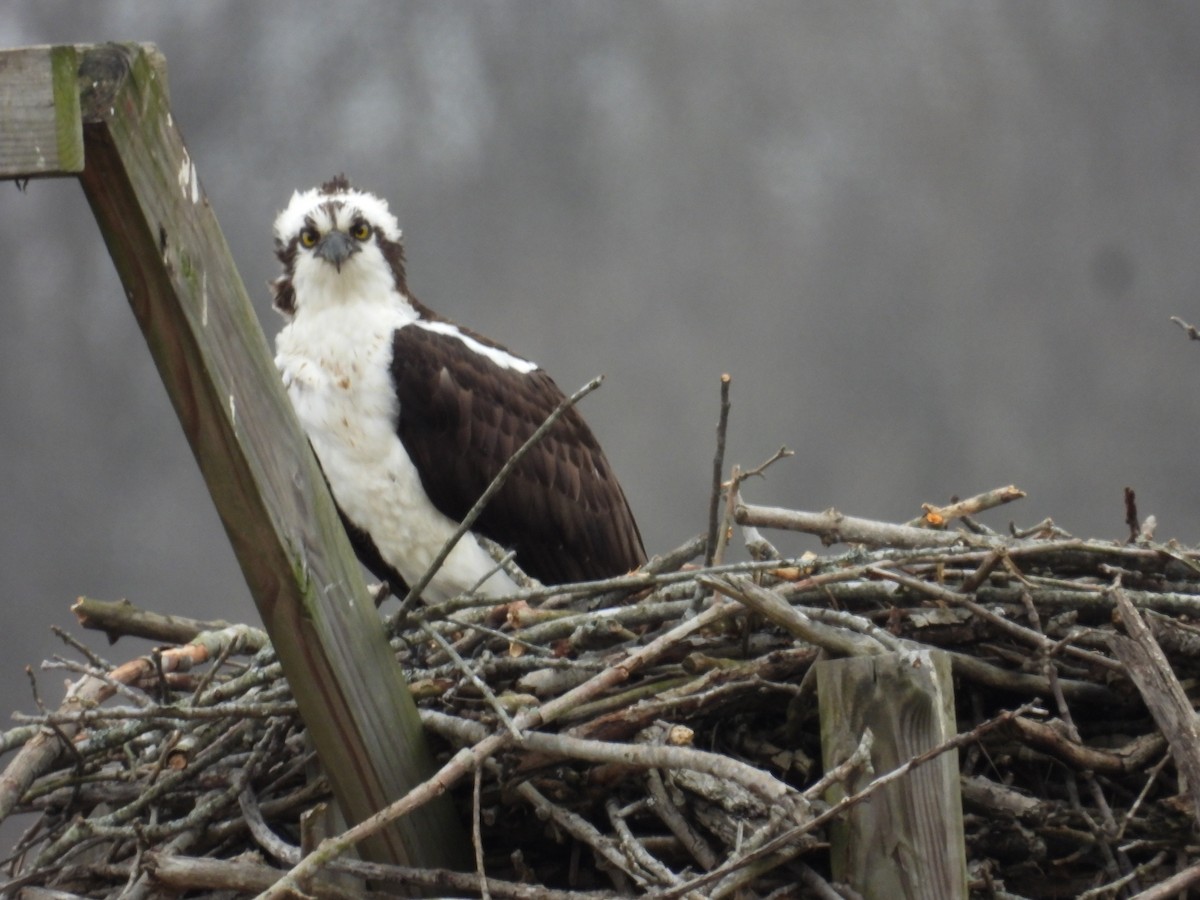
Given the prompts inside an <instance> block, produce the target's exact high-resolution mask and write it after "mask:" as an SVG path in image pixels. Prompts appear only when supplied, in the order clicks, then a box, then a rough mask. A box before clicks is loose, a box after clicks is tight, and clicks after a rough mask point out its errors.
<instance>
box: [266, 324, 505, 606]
mask: <svg viewBox="0 0 1200 900" xmlns="http://www.w3.org/2000/svg"><path fill="white" fill-rule="evenodd" d="M412 322H413V318H412V312H411V309H410V308H409V307H408V305H407V304H403V305H401V304H395V305H382V304H378V303H343V304H338V305H337V306H333V307H325V308H322V309H319V310H317V311H314V312H310V313H308V314H304V313H302V314H300V315H298V316H297V317H296V318H295V319H294V320H293V321H292V322H291V323H289V324H288V325H287V326H286V327H284V328H283V330H282V331H280V332H279V335H278V337H277V338H276V340H275V347H276V352H277V355H276V357H275V365H276V366H277V367H278V368H279V372H280V374H281V375H282V377H283V383H284V386H285V387H286V388H287V393H288V396H289V397H290V398H291V401H292V406H293V407H294V408H295V410H296V415H297V416H298V417H299V419H300V424H301V425H302V426H303V427H304V431H305V433H306V434H307V435H308V437H309V440H310V442H311V443H312V447H313V450H314V451H315V452H316V454H317V459H318V460H320V462H321V467H322V469H324V471H325V477H326V478H327V479H328V480H329V486H330V489H331V490H332V491H333V496H334V498H335V499H336V500H337V502H338V505H339V506H340V507H341V509H342V511H343V512H344V513H345V514H346V516H347V517H349V518H350V520H351V521H353V522H354V523H355V524H356V525H358V526H359V527H360V528H362V529H364V530H365V531H366V532H367V533H368V534H370V535H371V538H372V540H374V542H375V545H376V547H377V548H378V549H379V552H380V554H381V555H382V556H383V558H384V559H385V560H386V561H387V562H388V563H389V564H390V565H391V566H393V567H394V568H395V569H396V571H398V572H399V573H400V574H401V575H402V576H403V577H404V579H405V580H406V581H407V582H408V583H409V584H410V585H411V584H413V583H414V582H416V581H417V580H418V579H419V578H420V577H421V576H422V575H424V573H425V570H426V569H427V568H428V566H429V564H430V563H431V562H432V561H433V558H434V557H435V556H436V555H437V553H438V551H440V550H441V548H442V545H443V544H444V543H445V542H446V540H447V539H448V538H449V537H450V536H451V534H453V532H454V530H455V529H456V528H457V526H458V523H456V522H453V521H451V520H450V519H449V518H447V517H446V516H444V515H442V513H440V512H438V511H437V509H435V508H434V506H433V504H432V503H431V502H430V500H429V498H428V496H427V495H426V494H425V491H424V489H423V488H422V486H421V480H420V478H419V476H418V474H417V470H416V468H415V467H414V466H413V463H412V460H411V459H410V458H409V456H408V453H407V452H406V451H405V449H404V445H403V444H402V443H401V442H400V439H399V437H398V436H397V434H396V422H397V416H398V414H399V408H398V404H397V401H396V394H395V390H394V388H393V385H392V380H391V374H390V371H389V370H390V365H391V360H392V333H393V332H394V331H395V330H396V329H397V328H404V327H412ZM494 566H495V564H494V562H493V561H492V558H491V556H490V555H489V554H487V553H486V552H485V551H484V550H483V549H482V548H481V547H480V546H479V544H478V543H477V542H476V541H475V539H474V538H473V537H471V536H470V535H467V536H466V537H464V538H463V540H461V541H460V542H459V543H458V545H457V546H456V547H455V550H454V552H453V553H451V555H450V557H449V559H448V560H447V561H446V563H445V564H444V565H443V567H442V569H441V571H440V572H439V573H438V575H437V576H435V577H434V580H433V581H432V582H431V583H430V586H429V588H428V589H427V590H426V592H425V597H426V599H429V600H438V599H444V598H446V597H451V596H454V595H455V594H458V593H461V592H463V591H465V590H469V589H470V588H472V587H474V586H475V585H476V584H477V583H479V582H480V581H481V580H482V579H483V578H485V577H486V576H487V575H488V572H489V571H491V570H492V569H493V568H494ZM481 590H482V591H483V592H484V593H486V594H489V595H493V596H497V595H501V594H506V593H510V592H512V591H515V590H516V585H515V584H514V583H513V582H512V580H511V579H509V578H508V577H507V576H506V575H504V574H503V573H496V574H494V575H492V576H491V577H490V578H488V579H487V581H486V582H485V584H484V585H483V588H482V589H481Z"/></svg>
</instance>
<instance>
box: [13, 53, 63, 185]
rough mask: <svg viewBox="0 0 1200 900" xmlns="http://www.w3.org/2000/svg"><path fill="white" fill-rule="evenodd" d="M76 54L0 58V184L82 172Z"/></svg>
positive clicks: (32, 54)
mask: <svg viewBox="0 0 1200 900" xmlns="http://www.w3.org/2000/svg"><path fill="white" fill-rule="evenodd" d="M77 71H78V64H77V62H76V52H75V48H74V47H71V46H63V47H27V48H24V49H21V50H9V51H6V52H4V53H0V178H22V179H24V178H39V177H46V176H54V175H76V174H78V173H79V172H81V171H83V134H82V128H81V123H80V118H79V92H78V91H77V90H76V86H75V77H76V72H77Z"/></svg>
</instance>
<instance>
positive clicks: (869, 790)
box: [652, 703, 1035, 900]
mask: <svg viewBox="0 0 1200 900" xmlns="http://www.w3.org/2000/svg"><path fill="white" fill-rule="evenodd" d="M1034 708H1035V704H1033V703H1026V704H1024V705H1023V706H1020V707H1018V708H1017V709H1014V710H1007V711H1005V712H1003V713H1001V714H1000V715H998V716H995V717H993V718H991V719H989V720H988V721H986V722H983V723H981V724H979V725H977V726H975V727H974V728H972V729H971V730H970V731H967V732H963V733H962V734H956V735H954V736H953V737H951V738H949V739H948V740H945V741H943V742H942V743H940V744H938V745H937V746H936V747H931V748H930V749H928V750H926V751H925V752H923V753H920V754H918V755H917V756H914V757H913V758H912V759H910V760H909V761H908V762H906V763H904V764H903V765H901V766H897V767H896V768H895V769H893V770H892V771H890V772H888V773H887V774H886V775H880V776H879V777H878V778H875V779H874V780H873V781H871V783H870V784H868V785H866V786H865V787H864V788H863V789H862V790H860V791H858V792H857V793H854V794H851V795H849V796H847V797H844V798H843V799H842V800H840V801H838V802H837V803H835V804H833V805H832V806H830V807H829V808H828V809H827V810H826V811H825V812H823V813H821V814H820V815H817V816H814V817H813V818H811V819H809V820H808V821H807V822H804V823H803V824H800V825H796V826H793V827H791V828H788V829H787V830H786V831H784V832H783V833H781V834H778V835H776V836H775V837H773V838H771V839H770V840H768V841H766V842H765V843H764V844H762V846H760V847H759V848H757V849H756V850H753V851H752V852H750V853H747V854H745V855H743V856H740V857H736V858H734V859H730V860H728V861H727V862H725V863H724V864H723V865H721V866H718V867H717V868H716V869H713V870H712V871H711V872H706V873H705V874H703V875H700V876H697V877H696V878H693V879H692V880H691V881H688V882H685V883H684V884H682V885H680V886H679V887H677V888H671V889H669V890H667V891H662V892H659V893H656V894H653V895H652V896H654V897H655V898H658V900H671V898H677V897H682V896H684V895H685V893H687V892H689V891H693V890H699V889H700V888H702V887H704V886H705V885H708V884H712V883H713V882H714V881H716V880H718V879H720V878H723V877H725V876H726V875H728V874H730V873H731V872H732V871H734V870H735V869H737V868H740V867H741V866H744V865H745V864H747V863H749V862H752V861H754V860H756V859H761V858H763V857H764V856H766V855H768V854H770V853H773V852H774V851H776V850H779V849H781V848H783V847H785V846H786V845H787V844H788V843H790V842H791V841H794V840H796V839H797V838H799V837H801V836H803V835H806V834H809V833H811V832H812V831H814V830H816V829H817V828H820V827H821V826H823V825H824V824H825V823H827V822H829V821H831V820H833V819H835V818H837V817H838V816H840V815H841V814H842V813H844V812H845V811H846V810H848V809H849V808H850V807H852V806H855V805H857V804H859V803H862V802H863V801H864V800H866V799H867V798H869V797H871V796H872V795H874V794H875V793H877V792H878V791H879V790H881V789H882V788H883V787H885V786H887V785H889V784H891V783H892V782H893V781H896V780H897V779H899V778H903V777H904V776H905V775H907V774H908V773H909V772H911V771H912V770H913V769H915V768H916V767H917V766H920V765H923V764H924V763H927V762H929V761H930V760H931V759H935V758H937V757H938V756H941V755H942V754H943V753H947V752H949V751H950V750H957V749H958V748H959V747H962V746H964V745H966V744H969V743H972V742H974V741H977V740H979V738H980V737H982V736H983V735H984V734H986V733H987V732H989V731H991V730H992V729H994V728H997V727H998V726H1000V725H1003V724H1004V723H1005V722H1007V721H1009V720H1010V719H1012V718H1014V717H1016V716H1019V715H1023V714H1025V713H1027V712H1029V711H1031V710H1032V709H1034ZM868 733H869V730H868ZM865 738H866V735H864V740H865ZM861 747H862V744H861V743H860V749H861ZM857 752H858V751H856V754H857ZM868 752H869V751H868Z"/></svg>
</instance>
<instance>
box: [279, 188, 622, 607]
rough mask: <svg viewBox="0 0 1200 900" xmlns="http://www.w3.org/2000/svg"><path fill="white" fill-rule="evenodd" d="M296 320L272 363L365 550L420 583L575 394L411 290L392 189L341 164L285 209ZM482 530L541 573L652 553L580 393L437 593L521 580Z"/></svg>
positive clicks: (504, 588) (548, 579) (585, 575)
mask: <svg viewBox="0 0 1200 900" xmlns="http://www.w3.org/2000/svg"><path fill="white" fill-rule="evenodd" d="M275 244H276V254H277V256H278V257H279V261H280V262H281V263H282V264H283V274H282V275H280V276H279V277H278V278H276V279H275V280H274V281H273V282H272V283H271V287H272V290H273V293H274V302H275V307H276V309H278V310H279V311H280V312H281V313H282V314H283V315H284V317H285V318H286V319H287V320H288V322H287V324H286V325H285V326H284V327H283V329H282V330H281V331H280V332H279V335H278V337H277V338H276V344H275V346H276V353H277V355H276V358H275V364H276V366H277V367H278V368H279V371H280V374H281V375H282V377H283V383H284V385H285V387H286V388H287V393H288V396H289V397H290V398H291V401H292V405H293V407H294V408H295V410H296V414H297V416H298V417H299V419H300V422H301V424H302V425H303V427H304V431H305V432H306V433H307V435H308V438H309V441H310V442H311V444H312V448H313V450H314V451H315V453H316V456H317V459H318V460H319V462H320V464H321V468H322V469H323V471H324V473H325V477H326V479H327V480H328V482H329V487H330V489H331V491H332V493H333V497H334V499H335V501H336V502H337V505H338V508H339V511H340V512H341V514H342V519H343V522H344V523H345V524H346V527H347V531H348V533H349V534H350V538H351V542H352V543H353V544H354V546H355V549H356V551H357V552H358V555H359V558H360V559H361V560H362V561H363V562H364V563H365V564H366V566H367V568H369V569H370V570H371V571H372V572H373V573H374V574H375V576H376V577H378V578H383V579H386V580H387V581H388V582H389V584H390V585H391V587H392V588H393V589H394V590H399V589H401V588H403V587H406V586H410V585H412V584H414V583H416V582H417V581H418V580H419V579H420V578H421V577H422V576H423V575H424V574H425V570H426V569H427V568H428V566H429V565H430V563H431V562H432V561H433V559H434V557H435V556H436V555H437V554H438V552H439V551H440V550H441V548H442V545H443V544H444V543H445V541H446V540H447V538H449V537H450V536H451V535H452V534H453V533H454V531H455V530H456V529H457V528H458V526H459V524H460V523H461V521H462V519H463V517H464V516H465V515H466V513H467V512H468V510H470V508H471V507H472V506H473V505H474V504H475V502H476V500H478V498H479V497H480V495H482V494H483V492H484V491H485V490H486V489H487V487H488V485H489V484H490V483H491V481H492V479H493V478H494V477H495V475H496V473H497V472H498V471H499V470H500V468H501V466H503V465H504V463H505V462H506V461H507V460H508V458H509V457H510V456H511V455H512V454H513V452H514V451H516V450H517V448H519V447H520V446H521V445H522V444H523V443H524V442H525V440H526V439H527V438H528V437H529V436H530V435H531V434H532V433H533V431H534V430H535V429H536V428H537V427H538V426H539V425H541V424H542V422H543V421H544V420H545V419H546V417H547V416H548V415H549V414H550V413H551V412H552V411H553V410H554V409H555V408H556V407H557V406H558V404H559V403H560V402H561V401H562V400H563V394H562V392H561V391H560V390H559V389H558V387H557V386H556V385H555V383H554V382H553V381H552V380H551V379H550V376H549V375H547V374H546V373H545V372H544V371H543V370H542V369H541V368H539V367H538V366H537V365H536V364H535V363H532V362H530V361H529V360H527V359H523V358H522V357H520V356H517V355H516V354H514V353H512V352H511V351H509V350H507V349H505V348H504V347H502V346H501V345H500V344H497V343H496V342H495V341H491V340H489V339H487V338H485V337H483V336H481V335H479V334H476V333H475V332H473V331H470V330H468V329H467V328H464V327H462V326H460V325H456V324H455V323H453V322H451V321H450V320H448V319H446V318H444V317H442V316H440V315H438V314H437V313H435V312H433V311H432V310H430V309H429V308H428V307H426V306H425V305H424V304H423V303H421V302H420V301H419V300H417V298H416V297H414V296H413V295H412V294H411V293H409V290H408V284H407V281H406V278H405V270H404V248H403V245H402V243H401V234H400V228H399V227H398V224H397V222H396V218H395V216H393V215H392V213H390V212H389V211H388V204H387V202H386V201H384V200H381V199H380V198H378V197H376V196H374V195H372V194H369V193H366V192H363V191H359V190H356V189H354V188H352V187H351V186H350V184H349V182H348V181H347V180H346V178H345V177H344V176H338V177H337V178H334V179H332V180H330V181H328V182H326V183H325V184H323V185H321V186H320V187H319V188H313V189H311V190H307V191H298V192H296V193H295V194H294V195H293V196H292V199H291V201H290V202H289V203H288V206H287V208H286V209H285V210H284V211H283V212H282V213H280V214H279V217H278V218H277V219H276V221H275ZM477 535H482V536H484V537H486V538H490V539H491V540H492V541H494V542H496V543H498V544H499V545H501V546H502V547H504V548H506V549H508V550H511V551H515V554H516V555H515V561H516V563H517V565H518V566H520V568H521V569H522V570H523V571H524V572H526V573H527V574H529V575H532V576H533V577H535V578H537V579H538V580H539V581H541V582H542V583H544V584H562V583H567V582H571V581H585V580H592V579H597V578H604V577H609V576H614V575H619V574H623V573H625V572H628V571H631V570H633V569H635V568H637V567H638V566H640V565H641V564H642V563H643V562H644V561H645V551H644V549H643V547H642V539H641V535H640V534H639V532H638V528H637V524H636V523H635V521H634V518H633V515H632V513H631V512H630V509H629V504H628V503H627V502H626V499H625V495H624V493H623V492H622V490H621V486H620V484H619V483H618V482H617V479H616V477H615V476H614V475H613V471H612V468H611V466H610V465H609V463H608V460H607V459H605V457H604V453H603V451H602V450H601V449H600V445H599V444H598V443H597V441H596V438H595V436H594V435H593V434H592V432H591V429H589V428H588V426H587V424H586V423H585V422H584V420H583V418H582V417H581V416H580V415H579V413H578V412H576V411H575V410H574V409H573V408H572V409H570V410H568V411H567V413H566V414H565V415H564V416H562V417H561V418H560V419H559V420H558V421H557V422H556V423H555V425H554V427H553V428H552V429H551V430H550V431H549V432H548V433H547V434H546V435H545V436H544V437H543V438H541V439H540V440H539V442H538V443H537V444H536V445H535V446H534V447H533V448H532V449H531V450H530V452H528V453H526V454H525V456H524V457H523V458H522V459H521V461H520V463H519V465H518V466H517V467H516V468H515V469H514V470H513V472H512V473H511V475H510V476H509V478H508V480H507V481H506V482H505V483H504V486H503V488H502V489H501V490H500V491H499V493H497V494H496V495H495V496H494V497H493V498H492V499H491V500H490V502H489V503H488V505H487V506H486V507H485V509H484V512H483V513H482V514H481V515H480V516H479V518H478V519H477V520H476V522H475V524H474V526H473V529H472V531H471V532H469V533H468V534H466V535H465V536H464V537H463V539H462V540H460V541H459V543H458V544H457V546H456V547H455V549H454V551H453V552H452V553H451V554H450V556H449V557H448V558H447V560H446V562H445V563H444V565H443V566H442V567H441V569H440V570H439V571H438V572H437V574H436V575H435V576H434V578H433V580H432V581H431V582H430V584H429V586H428V588H427V589H426V590H425V592H424V598H425V599H426V600H427V601H430V602H434V601H437V600H441V599H445V598H448V597H451V596H454V595H456V594H459V593H461V592H463V591H467V590H470V589H472V588H474V589H476V590H478V591H479V592H480V593H482V594H484V595H486V596H501V595H504V594H508V593H511V592H513V591H515V590H516V589H517V586H516V584H515V583H514V582H513V580H512V579H511V578H510V577H509V576H508V575H507V574H505V573H504V572H503V571H502V570H497V567H496V563H495V561H494V559H493V557H492V555H491V554H489V553H488V552H487V551H486V549H485V548H484V547H483V546H481V544H480V542H479V541H478V540H477V537H476V536H477Z"/></svg>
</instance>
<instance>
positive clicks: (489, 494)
mask: <svg viewBox="0 0 1200 900" xmlns="http://www.w3.org/2000/svg"><path fill="white" fill-rule="evenodd" d="M603 380H604V376H603V375H598V376H596V377H595V378H593V379H592V380H591V381H589V382H588V383H587V384H585V385H584V386H583V387H581V388H580V389H579V390H577V391H576V392H575V393H573V394H572V395H571V396H570V397H566V398H564V399H563V401H562V402H561V403H559V404H558V406H556V407H555V408H554V411H553V412H552V413H550V415H548V416H546V420H545V421H544V422H542V424H541V425H539V426H538V427H537V428H536V429H535V430H534V432H533V434H531V435H530V436H529V437H528V438H527V439H526V441H525V443H523V444H522V445H521V446H520V447H519V448H517V452H516V453H514V454H513V455H512V456H510V457H509V458H508V461H507V462H505V463H504V465H503V466H501V467H500V471H499V472H497V473H496V477H495V478H493V479H492V483H491V484H489V485H488V486H487V490H486V491H484V492H483V494H482V495H481V496H480V498H479V499H478V500H476V501H475V505H474V506H472V507H471V509H470V510H468V512H467V514H466V515H465V516H463V520H462V522H461V523H459V526H458V528H457V529H455V531H454V534H452V535H450V539H449V540H447V541H446V543H445V544H443V545H442V549H441V550H440V551H438V555H437V556H435V557H434V558H433V562H431V563H430V564H429V568H427V569H426V570H425V574H424V575H422V576H421V577H420V578H419V579H418V580H417V583H416V584H414V585H413V586H412V587H411V588H410V589H409V591H408V593H407V594H406V595H405V597H404V600H403V601H402V602H401V603H400V610H399V612H397V613H396V614H395V615H394V616H393V617H392V621H391V623H390V624H391V627H390V629H389V630H390V631H393V632H394V631H396V630H397V626H398V625H399V623H400V621H402V619H403V616H404V612H405V610H407V609H408V608H409V607H410V606H411V605H412V604H413V603H414V602H416V599H417V598H418V597H420V596H421V592H422V591H424V590H425V588H427V587H428V586H429V582H430V581H432V580H433V576H434V575H436V574H437V572H438V570H439V569H440V568H441V567H442V563H444V562H445V561H446V558H447V557H448V556H449V555H450V552H451V551H452V550H453V549H454V548H455V546H457V544H458V542H459V541H460V540H461V539H462V537H463V535H465V534H466V533H467V532H468V531H470V530H471V526H472V525H474V524H475V520H476V519H478V518H479V516H480V514H481V513H482V512H483V509H484V507H485V506H487V504H488V501H490V500H491V499H492V498H493V497H494V496H496V494H497V493H498V492H499V490H500V488H502V487H504V482H505V481H507V480H508V476H509V475H510V474H512V471H513V469H515V468H516V467H517V464H518V463H519V462H520V461H521V459H522V458H523V457H524V456H525V454H526V453H528V452H529V450H530V449H531V448H532V447H533V445H534V444H536V443H537V442H538V441H540V440H541V439H542V438H543V437H544V436H545V435H546V432H548V431H549V430H550V429H551V428H553V427H554V423H555V422H557V421H558V420H559V419H560V418H562V417H563V415H564V414H566V412H567V410H569V409H570V408H571V407H573V406H574V405H575V404H576V403H578V402H579V401H580V400H582V399H583V398H584V397H586V396H587V395H588V394H590V393H591V392H592V391H594V390H596V388H598V387H600V383H601V382H602V381H603Z"/></svg>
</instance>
